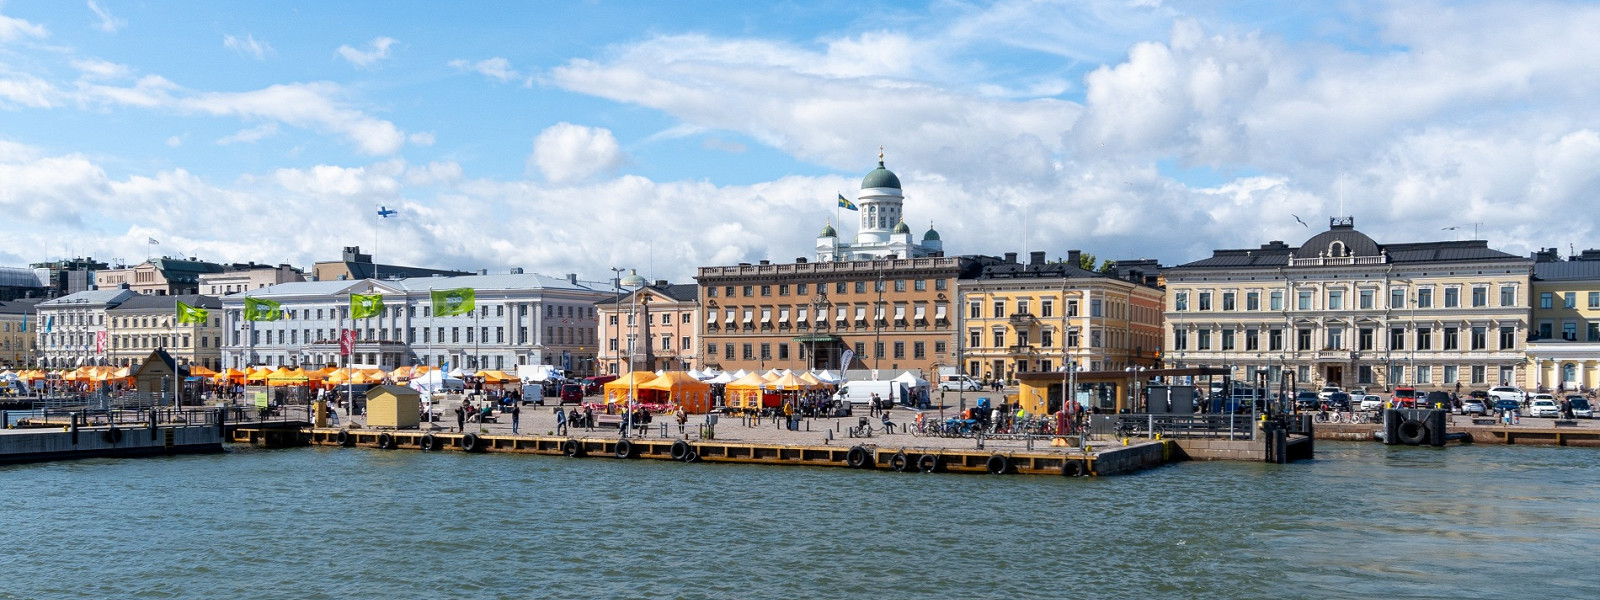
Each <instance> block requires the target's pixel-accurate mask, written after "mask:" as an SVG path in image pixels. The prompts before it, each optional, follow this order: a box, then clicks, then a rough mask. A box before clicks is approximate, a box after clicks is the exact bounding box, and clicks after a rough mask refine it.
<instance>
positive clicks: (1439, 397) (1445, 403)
mask: <svg viewBox="0 0 1600 600" xmlns="http://www.w3.org/2000/svg"><path fill="white" fill-rule="evenodd" d="M1454 404H1455V403H1454V402H1452V401H1451V399H1450V392H1437V391H1435V392H1428V395H1427V397H1425V398H1423V399H1422V405H1421V406H1418V407H1417V408H1427V409H1434V410H1452V409H1453V408H1455V406H1454Z"/></svg>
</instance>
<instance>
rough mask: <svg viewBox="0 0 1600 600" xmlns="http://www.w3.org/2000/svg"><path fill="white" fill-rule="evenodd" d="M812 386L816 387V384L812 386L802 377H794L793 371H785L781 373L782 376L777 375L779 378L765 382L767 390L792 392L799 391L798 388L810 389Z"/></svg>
mask: <svg viewBox="0 0 1600 600" xmlns="http://www.w3.org/2000/svg"><path fill="white" fill-rule="evenodd" d="M813 387H816V386H814V385H812V384H809V383H806V382H805V380H804V379H801V378H799V377H795V376H794V373H785V374H784V375H783V377H779V378H777V379H775V380H773V381H771V382H769V383H767V389H769V390H778V391H780V392H794V391H799V390H809V389H811V388H813Z"/></svg>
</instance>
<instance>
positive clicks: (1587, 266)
mask: <svg viewBox="0 0 1600 600" xmlns="http://www.w3.org/2000/svg"><path fill="white" fill-rule="evenodd" d="M1533 256H1534V260H1535V262H1534V265H1533V296H1532V306H1533V310H1532V321H1531V322H1532V326H1533V335H1531V336H1530V340H1529V342H1528V351H1527V352H1528V360H1529V364H1530V366H1532V367H1533V368H1531V369H1529V374H1528V377H1527V378H1525V379H1524V381H1523V382H1522V384H1523V385H1524V386H1526V387H1527V388H1528V389H1548V390H1562V391H1587V390H1592V389H1595V388H1596V387H1597V386H1600V250H1584V251H1583V253H1582V254H1579V255H1576V256H1572V257H1569V258H1568V259H1567V260H1561V257H1560V255H1559V254H1557V253H1556V250H1555V249H1553V248H1552V249H1547V250H1542V251H1540V252H1537V253H1535V254H1534V255H1533Z"/></svg>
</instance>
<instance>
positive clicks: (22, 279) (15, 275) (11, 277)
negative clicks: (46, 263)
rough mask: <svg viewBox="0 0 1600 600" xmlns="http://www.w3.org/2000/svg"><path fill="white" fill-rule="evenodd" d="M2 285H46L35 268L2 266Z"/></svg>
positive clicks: (37, 286) (0, 270)
mask: <svg viewBox="0 0 1600 600" xmlns="http://www.w3.org/2000/svg"><path fill="white" fill-rule="evenodd" d="M0 287H21V288H43V287H45V285H44V282H41V281H39V275H38V274H37V273H34V271H33V269H26V268H23V267H0Z"/></svg>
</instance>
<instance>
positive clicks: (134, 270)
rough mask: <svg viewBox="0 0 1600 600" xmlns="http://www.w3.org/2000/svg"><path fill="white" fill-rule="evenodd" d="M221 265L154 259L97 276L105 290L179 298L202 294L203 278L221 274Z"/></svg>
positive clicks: (108, 270) (97, 280)
mask: <svg viewBox="0 0 1600 600" xmlns="http://www.w3.org/2000/svg"><path fill="white" fill-rule="evenodd" d="M221 272H222V265H219V264H216V263H209V262H205V261H201V260H195V259H193V258H191V259H189V260H182V259H177V258H167V257H162V258H152V259H150V260H147V261H144V262H142V263H139V264H137V265H133V266H131V267H121V268H117V269H105V270H102V271H100V272H98V273H96V274H95V284H96V285H97V286H99V288H100V289H102V290H108V289H113V288H116V287H120V286H127V287H128V289H129V290H132V291H133V293H135V294H142V295H147V296H178V295H183V294H198V293H200V276H201V275H203V274H206V273H221Z"/></svg>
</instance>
